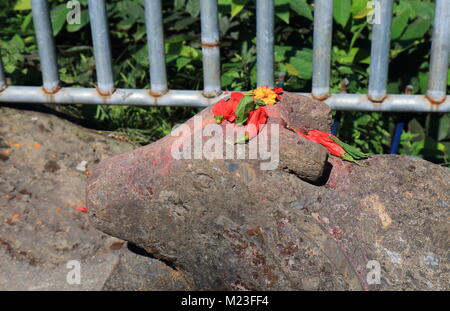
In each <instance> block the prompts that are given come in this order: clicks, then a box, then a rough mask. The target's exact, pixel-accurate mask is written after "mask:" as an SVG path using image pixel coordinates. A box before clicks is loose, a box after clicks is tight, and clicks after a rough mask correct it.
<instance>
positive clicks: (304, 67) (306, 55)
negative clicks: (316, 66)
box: [289, 49, 313, 79]
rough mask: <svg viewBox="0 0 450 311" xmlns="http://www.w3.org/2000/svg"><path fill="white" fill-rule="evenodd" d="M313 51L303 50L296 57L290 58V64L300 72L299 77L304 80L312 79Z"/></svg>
mask: <svg viewBox="0 0 450 311" xmlns="http://www.w3.org/2000/svg"><path fill="white" fill-rule="evenodd" d="M312 58H313V57H312V50H310V49H303V50H300V51H297V53H295V56H294V57H291V58H290V62H289V63H290V64H291V65H292V66H293V67H294V68H295V69H296V70H297V71H298V76H299V77H300V78H302V79H311V77H312Z"/></svg>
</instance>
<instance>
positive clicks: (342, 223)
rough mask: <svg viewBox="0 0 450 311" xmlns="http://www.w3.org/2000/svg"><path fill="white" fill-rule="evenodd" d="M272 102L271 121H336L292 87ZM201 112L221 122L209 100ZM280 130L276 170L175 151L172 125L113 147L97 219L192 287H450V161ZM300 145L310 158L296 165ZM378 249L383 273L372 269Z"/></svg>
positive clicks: (94, 179) (103, 171)
mask: <svg viewBox="0 0 450 311" xmlns="http://www.w3.org/2000/svg"><path fill="white" fill-rule="evenodd" d="M302 107H307V109H305V108H302ZM311 107H313V108H311ZM269 108H270V109H269V115H270V119H269V123H271V122H272V123H273V122H275V123H277V122H278V123H280V124H283V122H289V124H290V125H293V126H305V125H306V126H309V127H312V128H315V127H318V128H320V129H322V130H326V129H329V124H330V119H329V109H328V108H326V107H325V106H324V105H322V104H321V103H320V102H316V101H312V100H308V99H306V98H305V97H301V96H296V95H292V94H289V95H288V94H286V95H285V100H283V102H282V103H280V104H277V105H275V106H273V107H269ZM200 115H201V116H203V120H204V122H203V126H206V125H207V124H210V123H212V122H213V121H212V120H211V108H207V109H205V110H204V111H203V112H201V113H200ZM283 120H284V121H283ZM193 123H194V121H193V120H190V121H188V122H187V125H188V126H189V127H190V128H191V129H192V128H193ZM194 133H195V131H194ZM192 135H193V134H192ZM290 135H294V136H290ZM188 136H189V135H188ZM280 137H281V139H280V159H284V160H282V161H281V163H283V165H280V166H279V167H278V168H277V169H275V170H261V169H260V163H261V161H260V160H219V159H216V160H207V159H202V160H186V159H180V160H175V159H174V158H173V157H172V154H171V146H172V145H173V144H174V143H175V141H176V139H177V138H176V137H170V136H167V137H165V138H163V139H161V140H159V141H157V142H155V143H153V144H151V145H148V146H145V147H142V148H139V149H136V150H133V151H131V152H128V153H124V154H120V155H117V156H114V157H111V158H109V159H106V160H104V161H102V162H101V163H99V165H98V166H97V167H96V169H95V170H94V172H93V174H92V175H91V177H90V179H89V184H88V188H87V204H88V206H89V208H90V209H91V211H92V213H91V214H90V216H91V220H92V222H93V224H94V225H95V226H96V227H97V228H98V229H100V230H102V231H104V232H106V233H108V234H111V235H113V236H116V237H118V238H121V239H124V240H127V241H131V242H133V243H134V244H136V245H139V246H140V247H142V248H144V249H145V250H146V251H147V252H149V253H151V254H152V255H153V256H154V257H156V258H159V259H161V260H164V261H165V262H167V263H170V265H171V266H173V267H175V268H176V269H177V270H179V271H180V272H182V273H183V274H184V279H185V280H187V281H186V282H187V283H188V284H191V285H192V288H194V289H207V290H210V289H215V290H221V289H237V290H254V289H258V290H266V289H267V290H280V289H286V290H302V289H303V290H349V289H350V290H358V289H365V290H399V289H402V290H403V289H409V290H411V289H418V290H427V289H440V290H444V289H447V290H448V289H449V283H448V280H449V278H450V275H449V253H448V250H449V230H450V228H449V226H450V224H449V215H448V211H449V205H450V194H449V193H448V189H449V188H450V170H449V169H447V168H444V167H440V166H437V165H433V164H431V163H429V162H426V161H424V160H420V159H415V158H411V157H407V156H374V157H371V158H370V159H368V160H365V161H362V163H363V164H364V165H366V166H365V167H359V166H357V165H355V164H351V163H346V162H342V161H341V160H340V159H336V158H331V159H329V160H328V162H327V158H326V156H323V151H321V148H322V149H323V147H321V146H319V145H317V144H313V145H308V147H307V148H306V149H303V150H310V151H311V150H313V152H312V153H311V152H306V151H305V152H302V149H301V148H300V147H299V149H296V148H297V147H296V146H302V145H304V144H307V143H305V140H303V139H300V138H298V137H295V134H293V133H291V132H288V131H287V130H286V129H284V128H283V127H282V128H281V129H280ZM283 137H290V138H289V139H283ZM187 139H190V136H189V137H188V138H185V140H184V141H186V140H187ZM203 139H205V137H203ZM291 139H292V140H294V139H296V141H295V144H293V145H292V140H291ZM286 144H289V145H286ZM290 146H292V148H293V150H298V153H296V152H292V149H290V148H289V147H290ZM289 150H291V151H289ZM299 157H300V158H302V157H303V158H304V162H305V163H308V164H307V165H306V164H305V165H304V166H295V163H296V161H298V158H299ZM311 166H314V167H315V168H314V171H312V172H308V173H305V172H307V171H308V168H309V167H311ZM373 261H376V263H378V264H379V269H380V273H381V275H380V276H381V282H380V283H379V284H373V282H372V281H371V279H370V278H369V281H368V276H374V274H373V272H374V269H375V270H376V269H377V266H376V265H375V266H373V265H374V263H373ZM375 273H376V271H375ZM374 280H375V282H376V275H375V279H374Z"/></svg>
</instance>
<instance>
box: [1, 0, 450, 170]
mask: <svg viewBox="0 0 450 311" xmlns="http://www.w3.org/2000/svg"><path fill="white" fill-rule="evenodd" d="M16 2H17V1H14V0H8V1H2V3H3V4H0V6H3V8H1V7H0V12H1V13H0V14H3V16H0V25H1V26H2V33H1V34H0V44H1V51H2V58H3V62H4V65H5V70H6V72H7V74H8V77H9V78H10V80H11V83H12V84H18V85H23V84H26V85H40V84H41V80H40V79H41V78H40V73H39V70H38V67H39V58H38V55H37V47H36V41H35V38H34V30H33V26H32V19H31V13H30V10H29V0H20V1H18V3H17V4H16ZM80 2H81V4H82V7H83V12H82V23H81V25H68V24H67V22H66V14H67V12H68V9H67V8H66V6H65V3H66V1H64V0H54V1H51V8H52V11H51V16H52V24H53V30H54V35H55V37H56V44H57V50H58V56H59V57H58V62H59V68H60V69H59V70H60V76H61V80H62V82H63V84H64V85H65V86H71V87H92V86H94V85H95V62H94V59H93V51H92V44H91V38H90V28H89V16H88V13H87V0H80ZM218 2H219V26H220V32H221V42H222V45H221V62H222V76H221V81H222V87H223V88H224V89H228V90H247V89H251V88H254V87H255V85H256V49H255V43H256V39H255V34H256V29H255V28H256V18H255V11H256V10H255V1H252V0H218ZM312 2H313V1H310V0H292V1H289V0H275V4H276V8H275V11H276V20H275V42H276V45H275V62H276V68H275V70H276V73H278V72H284V73H286V80H285V83H284V88H285V89H286V90H291V91H303V92H308V91H309V90H310V89H311V75H312V31H313V29H312V20H313V5H312ZM367 2H368V0H335V1H334V11H333V17H334V21H335V23H334V26H333V27H334V30H333V47H332V65H331V88H332V91H333V92H341V91H348V92H349V93H365V92H367V85H368V72H369V63H370V36H371V25H370V24H369V23H368V21H367V15H368V14H369V12H370V11H369V10H368V9H367ZM434 8H435V5H434V3H433V2H432V1H430V0H421V1H419V0H398V1H395V5H394V17H393V23H392V44H391V59H390V70H389V85H388V92H389V93H400V94H401V93H403V92H404V91H405V89H406V87H407V86H411V87H412V93H413V94H424V93H425V91H426V88H427V75H428V68H429V57H430V39H431V37H430V36H431V26H432V21H433V15H434ZM108 14H109V24H110V32H111V43H112V51H113V65H114V72H115V81H116V86H117V87H121V88H147V87H148V85H149V74H148V66H149V64H148V60H147V38H146V33H145V24H144V7H143V0H117V1H108ZM199 15H200V6H199V0H173V1H172V0H171V1H163V17H164V30H165V51H166V63H167V71H168V77H169V87H170V88H172V89H193V90H200V89H201V88H202V84H203V80H202V79H203V78H202V72H201V70H198V69H199V68H201V67H202V61H201V59H202V56H201V55H202V52H201V42H200V18H199ZM449 75H450V72H449ZM343 81H346V82H348V83H346V86H345V87H343ZM75 108H76V109H71V111H72V113H73V112H74V111H75V112H76V113H77V115H78V116H80V117H82V118H84V119H86V120H88V121H90V122H91V123H92V125H93V126H95V127H98V128H103V129H107V130H116V131H121V132H123V133H124V135H127V136H129V137H131V139H132V140H134V141H135V142H137V143H139V144H146V143H148V142H151V141H153V140H155V139H158V138H159V137H161V136H163V135H165V134H167V133H168V132H169V131H170V129H171V128H172V126H173V125H174V124H175V123H179V122H182V121H184V120H185V119H187V118H189V117H190V116H192V115H193V114H194V113H196V112H197V111H198V109H193V108H180V107H177V108H169V107H165V108H160V107H158V108H156V107H122V106H120V107H119V106H111V107H108V106H76V107H75ZM335 117H336V119H337V120H339V124H340V129H339V132H338V135H339V136H340V138H342V139H343V140H346V141H347V142H349V143H351V144H355V145H357V146H358V147H360V148H361V149H362V150H363V151H365V152H369V153H386V152H389V146H390V144H391V140H392V134H393V131H394V128H395V124H396V122H405V123H406V127H405V129H404V131H403V133H402V136H401V143H400V153H404V154H410V155H414V156H419V157H424V158H426V159H429V160H432V161H434V162H437V163H442V164H448V162H450V161H449V160H450V159H449V158H450V130H449V128H450V120H449V119H450V117H449V115H448V114H442V115H438V114H434V115H429V114H412V113H410V114H394V113H362V112H345V113H344V112H339V113H336V114H335Z"/></svg>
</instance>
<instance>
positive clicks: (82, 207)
mask: <svg viewBox="0 0 450 311" xmlns="http://www.w3.org/2000/svg"><path fill="white" fill-rule="evenodd" d="M74 208H75V209H76V210H77V211H79V212H82V213H88V212H89V210H88V209H87V208H86V207H84V206H75V207H74Z"/></svg>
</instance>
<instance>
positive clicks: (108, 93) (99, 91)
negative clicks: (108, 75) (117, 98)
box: [95, 86, 116, 97]
mask: <svg viewBox="0 0 450 311" xmlns="http://www.w3.org/2000/svg"><path fill="white" fill-rule="evenodd" d="M95 90H96V91H97V93H98V94H99V95H100V96H102V97H111V95H112V94H114V92H115V91H116V89H112V90H111V91H110V92H103V91H101V90H100V89H99V88H98V86H97V87H95Z"/></svg>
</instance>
